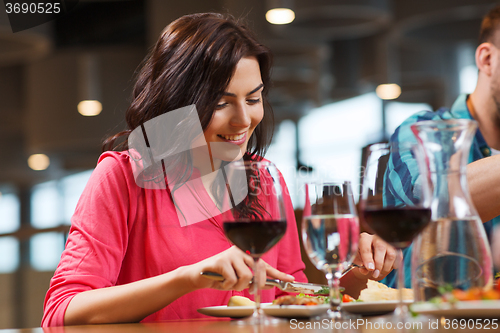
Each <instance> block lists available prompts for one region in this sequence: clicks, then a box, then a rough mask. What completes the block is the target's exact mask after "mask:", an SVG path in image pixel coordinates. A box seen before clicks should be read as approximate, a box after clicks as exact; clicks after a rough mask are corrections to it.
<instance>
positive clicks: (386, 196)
mask: <svg viewBox="0 0 500 333" xmlns="http://www.w3.org/2000/svg"><path fill="white" fill-rule="evenodd" d="M410 158H411V159H412V160H413V162H414V163H416V164H417V165H418V168H419V171H420V176H419V178H418V180H417V182H416V183H415V184H412V182H411V178H410V176H409V174H404V172H403V171H401V170H399V169H395V167H394V166H395V165H399V164H398V159H410ZM426 165H427V161H426V160H425V158H424V154H423V151H421V150H420V148H419V147H418V146H416V145H407V144H402V145H396V144H394V143H380V144H374V145H372V146H370V147H369V148H368V154H367V164H366V168H365V170H364V173H363V178H362V186H361V200H360V208H361V213H360V215H361V217H362V221H363V222H364V225H365V226H366V228H367V229H368V230H369V231H372V232H373V233H375V234H377V235H378V236H379V237H380V238H382V239H383V240H384V241H386V242H387V243H389V244H390V245H392V246H393V247H395V248H396V249H399V250H402V249H404V248H406V247H408V246H410V245H411V243H412V241H413V239H414V238H415V237H416V236H417V235H418V234H419V233H420V232H421V231H422V230H423V229H424V228H425V227H426V226H427V225H428V224H429V222H430V221H431V208H430V205H431V199H432V191H431V189H432V183H431V179H430V177H429V172H428V171H429V170H428V167H427V166H426ZM397 260H398V261H399V269H398V270H397V287H398V289H399V302H398V306H397V308H396V311H395V318H394V319H395V320H397V321H398V322H405V321H408V320H409V316H408V307H407V306H406V304H405V303H404V302H403V288H404V282H405V277H404V260H403V255H402V251H398V258H397Z"/></svg>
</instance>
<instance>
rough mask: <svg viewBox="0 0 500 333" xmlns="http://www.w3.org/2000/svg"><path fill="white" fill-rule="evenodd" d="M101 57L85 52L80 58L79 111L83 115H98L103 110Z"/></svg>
mask: <svg viewBox="0 0 500 333" xmlns="http://www.w3.org/2000/svg"><path fill="white" fill-rule="evenodd" d="M100 67H101V66H100V59H99V57H98V56H97V55H96V54H92V53H85V54H82V55H80V56H79V58H78V75H79V76H78V77H79V81H78V97H79V100H80V101H81V102H80V103H78V112H79V113H80V114H81V115H83V116H97V115H98V114H99V113H101V111H102V104H101V102H99V100H100V99H101V84H100V83H101V79H100Z"/></svg>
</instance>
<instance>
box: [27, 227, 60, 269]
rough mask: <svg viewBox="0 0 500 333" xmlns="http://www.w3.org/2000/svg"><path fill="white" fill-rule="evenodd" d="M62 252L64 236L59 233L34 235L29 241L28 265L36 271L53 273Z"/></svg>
mask: <svg viewBox="0 0 500 333" xmlns="http://www.w3.org/2000/svg"><path fill="white" fill-rule="evenodd" d="M63 250H64V235H63V234H62V233H60V232H46V233H41V234H36V235H34V236H33V237H31V239H30V263H31V267H33V268H34V269H35V270H37V271H53V270H54V269H55V268H56V267H57V264H59V259H61V253H62V251H63Z"/></svg>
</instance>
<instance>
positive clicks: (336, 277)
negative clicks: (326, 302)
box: [326, 268, 342, 319]
mask: <svg viewBox="0 0 500 333" xmlns="http://www.w3.org/2000/svg"><path fill="white" fill-rule="evenodd" d="M340 275H341V273H340V272H337V271H336V272H332V270H331V268H330V269H329V270H328V271H327V273H326V278H327V279H328V287H329V288H330V310H331V315H332V316H333V317H334V318H338V319H340V317H341V315H340V303H341V302H342V299H341V297H340Z"/></svg>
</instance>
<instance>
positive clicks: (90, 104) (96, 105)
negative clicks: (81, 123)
mask: <svg viewBox="0 0 500 333" xmlns="http://www.w3.org/2000/svg"><path fill="white" fill-rule="evenodd" d="M101 111H102V104H101V102H99V101H81V102H80V103H78V112H79V113H80V114H81V115H82V116H97V115H98V114H99V113H101Z"/></svg>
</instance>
